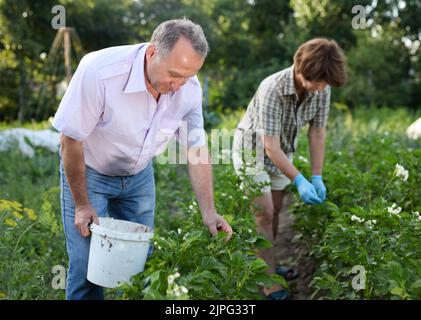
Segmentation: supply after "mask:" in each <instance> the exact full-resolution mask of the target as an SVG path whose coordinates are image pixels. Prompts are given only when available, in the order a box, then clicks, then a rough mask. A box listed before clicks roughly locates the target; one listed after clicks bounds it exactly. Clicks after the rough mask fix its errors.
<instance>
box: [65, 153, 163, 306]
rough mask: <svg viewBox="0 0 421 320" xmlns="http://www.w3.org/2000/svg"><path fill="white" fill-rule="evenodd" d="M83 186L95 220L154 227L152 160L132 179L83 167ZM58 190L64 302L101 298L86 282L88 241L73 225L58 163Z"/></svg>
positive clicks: (70, 203)
mask: <svg viewBox="0 0 421 320" xmlns="http://www.w3.org/2000/svg"><path fill="white" fill-rule="evenodd" d="M86 184H87V189H88V197H89V202H90V203H91V205H92V206H93V208H94V209H95V210H96V212H97V215H98V217H105V216H110V217H113V218H116V219H122V220H128V221H133V222H137V223H141V224H144V225H147V226H149V227H151V228H153V227H154V211H155V180H154V172H153V166H152V161H151V162H150V163H149V164H148V165H147V166H146V168H145V169H143V170H142V171H141V172H139V173H138V174H136V175H132V176H118V177H112V176H106V175H103V174H100V173H99V172H97V171H95V170H93V169H91V168H89V167H86ZM60 187H61V194H60V201H61V213H62V222H63V226H64V233H65V237H66V247H67V254H68V256H69V269H68V272H67V281H66V299H69V300H80V299H90V300H94V299H104V293H103V288H102V287H100V286H98V285H95V284H93V283H91V282H89V281H88V280H87V279H86V277H87V272H88V258H89V246H90V241H91V238H90V237H87V238H84V237H82V236H81V234H80V233H79V230H78V229H77V228H76V227H75V225H74V219H75V204H74V201H73V197H72V194H71V192H70V188H69V184H68V182H67V178H66V175H65V174H64V168H63V164H62V162H61V161H60Z"/></svg>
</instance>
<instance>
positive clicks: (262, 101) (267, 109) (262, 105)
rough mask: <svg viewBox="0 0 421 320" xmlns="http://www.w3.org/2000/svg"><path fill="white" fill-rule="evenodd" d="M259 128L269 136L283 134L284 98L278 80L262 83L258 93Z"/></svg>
mask: <svg viewBox="0 0 421 320" xmlns="http://www.w3.org/2000/svg"><path fill="white" fill-rule="evenodd" d="M256 103H257V104H258V105H257V118H258V121H257V128H256V129H259V130H262V132H263V134H265V135H268V136H280V135H281V120H282V100H281V96H280V94H279V91H278V89H277V87H276V82H272V83H268V82H267V81H266V80H265V81H263V82H262V84H261V85H260V87H259V89H258V92H257V94H256Z"/></svg>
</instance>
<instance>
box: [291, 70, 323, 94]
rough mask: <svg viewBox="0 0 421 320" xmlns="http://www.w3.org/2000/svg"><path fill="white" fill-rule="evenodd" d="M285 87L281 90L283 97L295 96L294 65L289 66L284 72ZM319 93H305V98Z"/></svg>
mask: <svg viewBox="0 0 421 320" xmlns="http://www.w3.org/2000/svg"><path fill="white" fill-rule="evenodd" d="M285 80H286V81H285V86H284V90H283V94H284V95H296V93H297V91H296V90H295V83H294V65H292V66H290V67H289V68H287V69H286V70H285ZM318 94H319V91H313V92H311V91H308V90H307V92H306V97H312V96H314V95H318Z"/></svg>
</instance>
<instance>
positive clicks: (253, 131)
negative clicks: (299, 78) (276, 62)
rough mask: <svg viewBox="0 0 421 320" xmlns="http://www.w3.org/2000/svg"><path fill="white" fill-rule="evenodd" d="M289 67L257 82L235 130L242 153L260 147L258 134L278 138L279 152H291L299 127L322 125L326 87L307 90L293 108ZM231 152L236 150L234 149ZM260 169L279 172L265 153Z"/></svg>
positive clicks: (325, 115)
mask: <svg viewBox="0 0 421 320" xmlns="http://www.w3.org/2000/svg"><path fill="white" fill-rule="evenodd" d="M293 68H294V66H293V65H292V66H291V67H289V68H286V69H284V70H282V71H279V72H277V73H274V74H272V75H270V76H269V77H267V78H266V79H264V80H263V81H262V82H261V83H260V85H259V88H258V89H257V91H256V93H255V95H254V97H253V98H252V100H251V101H250V103H249V105H248V107H247V111H246V114H245V115H244V117H243V119H242V120H241V122H240V123H239V125H238V127H237V130H236V135H237V137H239V138H238V140H242V141H241V143H243V145H242V148H244V150H256V149H258V148H263V145H262V142H261V138H260V136H259V134H264V135H268V136H279V138H280V143H281V149H282V151H284V152H285V154H288V153H294V152H295V150H296V148H297V133H298V131H299V130H300V129H301V128H302V127H303V126H305V125H306V124H307V123H310V125H311V126H313V127H325V126H326V123H327V118H328V113H329V106H330V87H329V86H326V88H325V89H324V90H323V91H315V92H309V91H307V92H306V95H305V97H304V100H303V101H302V102H301V104H300V105H299V106H297V104H298V96H297V94H296V92H295V85H294V69H293ZM242 148H241V149H242ZM234 149H237V150H239V148H238V146H237V148H235V147H234ZM262 150H263V149H262ZM264 167H265V169H266V170H267V171H269V172H278V173H280V171H279V169H278V168H277V167H276V166H275V165H274V164H273V162H272V161H271V160H270V159H269V158H268V157H267V155H266V153H265V154H264Z"/></svg>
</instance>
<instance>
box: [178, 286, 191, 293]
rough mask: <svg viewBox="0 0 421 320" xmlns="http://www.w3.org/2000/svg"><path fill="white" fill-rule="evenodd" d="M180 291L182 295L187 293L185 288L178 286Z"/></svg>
mask: <svg viewBox="0 0 421 320" xmlns="http://www.w3.org/2000/svg"><path fill="white" fill-rule="evenodd" d="M180 290H181V292H182V293H184V294H187V292H189V290H188V289H187V288H186V287H185V286H180Z"/></svg>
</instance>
